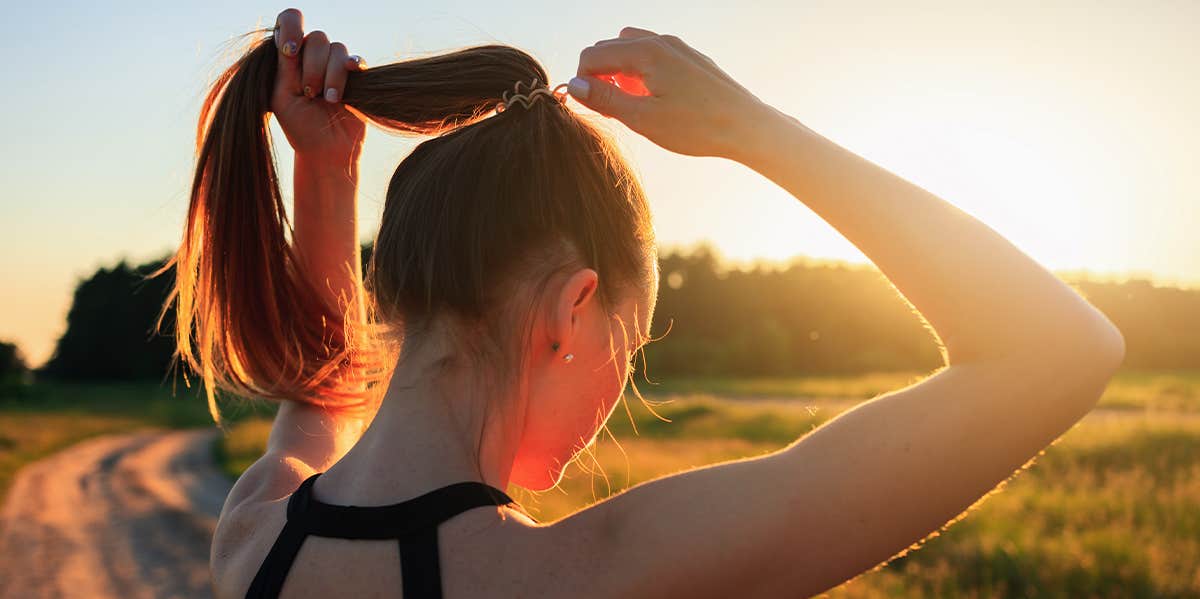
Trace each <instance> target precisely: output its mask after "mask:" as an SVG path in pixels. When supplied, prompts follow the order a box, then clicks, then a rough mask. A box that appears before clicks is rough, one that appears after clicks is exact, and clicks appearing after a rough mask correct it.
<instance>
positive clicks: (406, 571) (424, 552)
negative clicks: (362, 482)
mask: <svg viewBox="0 0 1200 599" xmlns="http://www.w3.org/2000/svg"><path fill="white" fill-rule="evenodd" d="M320 475H321V473H320V472H318V473H316V474H313V475H312V476H310V477H308V478H307V479H305V480H304V482H302V483H300V486H299V487H298V488H297V489H296V491H295V492H294V493H292V496H291V497H290V498H288V504H287V522H286V523H285V524H284V526H283V530H282V531H280V533H279V536H278V537H277V538H276V539H275V544H274V545H272V546H271V550H270V551H269V552H268V553H267V557H266V559H264V560H263V563H262V566H261V567H260V568H259V569H258V573H257V574H256V575H255V576H254V580H253V581H252V582H251V583H250V588H249V590H248V591H247V592H246V597H247V599H252V598H255V599H274V598H275V597H278V596H279V592H280V591H281V590H282V589H283V583H284V582H285V581H286V580H287V575H288V571H289V570H290V569H291V567H292V562H293V561H295V559H296V555H297V554H299V553H300V548H301V546H303V545H304V540H305V539H306V538H307V537H308V535H316V536H319V537H333V538H341V539H397V541H398V543H399V548H400V564H401V580H402V583H403V589H404V597H405V599H409V598H418V597H420V598H425V597H429V598H434V599H440V598H441V596H442V584H441V582H442V581H441V569H440V565H439V559H438V526H439V525H440V524H441V523H442V522H445V521H446V520H448V519H450V518H452V517H454V516H456V515H458V514H460V513H462V512H464V511H466V510H469V509H472V508H476V507H482V506H486V505H505V504H516V502H514V501H513V500H512V499H511V498H510V497H509V496H508V495H506V494H505V493H504V492H503V491H501V490H499V489H497V488H495V487H492V486H490V485H487V484H484V483H481V482H478V481H464V482H459V483H454V484H450V485H446V486H444V487H441V488H439V489H436V490H433V491H430V492H428V493H425V494H424V495H421V496H419V497H415V498H412V499H409V500H407V501H403V502H400V503H397V504H393V505H388V506H374V507H360V506H342V505H333V504H328V503H324V502H321V501H319V500H317V499H316V498H314V497H313V496H312V486H313V483H314V482H316V480H317V477H318V476H320Z"/></svg>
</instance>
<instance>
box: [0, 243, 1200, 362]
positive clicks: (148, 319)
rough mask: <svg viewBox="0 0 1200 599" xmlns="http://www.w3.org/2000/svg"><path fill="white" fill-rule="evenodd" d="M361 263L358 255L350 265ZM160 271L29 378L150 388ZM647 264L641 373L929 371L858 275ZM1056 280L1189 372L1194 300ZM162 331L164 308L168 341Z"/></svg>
mask: <svg viewBox="0 0 1200 599" xmlns="http://www.w3.org/2000/svg"><path fill="white" fill-rule="evenodd" d="M369 254H370V248H369V247H364V251H363V258H364V261H365V260H366V259H368V258H369ZM163 263H164V261H163V260H156V261H152V262H148V263H145V264H141V265H136V266H131V265H129V264H127V263H126V262H125V261H122V262H119V263H118V264H116V265H114V266H111V267H106V268H100V269H98V270H97V271H96V272H95V273H94V274H93V275H92V276H90V277H89V278H87V279H86V280H84V281H82V282H80V283H79V285H78V286H77V288H76V289H75V293H74V298H73V301H72V304H71V309H70V311H69V313H68V315H67V327H66V332H65V333H64V334H63V335H62V337H61V338H59V339H58V342H57V344H56V347H55V350H54V353H53V355H52V357H51V358H50V360H49V361H48V362H47V363H46V364H44V365H42V366H41V367H40V368H39V369H38V370H37V375H38V376H39V377H48V378H55V379H66V380H114V379H124V380H128V379H161V378H163V377H164V376H165V375H166V374H167V372H168V368H169V366H170V363H171V353H172V351H173V348H174V340H173V339H171V338H170V337H168V336H164V335H156V334H154V332H153V327H154V323H155V320H156V318H157V315H158V311H159V308H160V307H161V305H162V302H163V300H164V299H165V297H166V295H167V293H168V291H169V289H170V284H171V276H172V273H171V272H170V271H168V272H167V273H165V274H164V275H162V276H159V277H155V278H148V275H149V274H150V273H152V272H154V271H155V270H157V269H158V268H159V267H160V266H162V264H163ZM660 267H661V273H662V279H661V282H660V285H659V293H658V302H657V308H656V310H655V315H654V321H653V326H652V328H651V334H652V336H654V337H655V338H656V340H655V341H653V342H651V343H650V344H649V345H647V346H646V349H645V360H646V362H645V364H646V365H647V366H648V368H649V370H650V372H651V375H652V376H655V377H657V376H658V375H684V376H789V375H800V374H813V373H859V372H869V371H889V370H890V371H896V370H931V369H933V368H936V367H938V366H939V365H941V357H940V353H939V349H938V347H937V344H936V342H935V338H934V336H933V334H932V333H931V332H930V331H929V330H928V329H927V328H926V326H925V323H924V322H923V321H922V319H921V318H920V317H919V315H918V314H917V313H916V312H915V311H914V310H912V308H911V306H909V304H908V303H907V302H906V301H904V299H903V297H902V296H900V294H899V293H898V292H897V291H896V290H895V288H893V287H892V286H891V284H890V283H889V282H888V281H887V279H885V278H884V277H883V275H882V274H881V273H880V272H879V271H878V270H876V269H874V268H872V267H869V266H858V265H850V264H845V263H837V262H817V261H811V260H804V259H797V260H793V261H792V262H790V263H786V264H773V265H766V264H760V265H758V266H754V267H751V268H744V267H731V266H729V265H727V264H726V263H725V261H724V260H723V259H722V258H721V257H720V256H719V254H718V253H717V252H716V251H715V250H714V249H713V248H712V247H711V246H709V245H700V246H697V247H695V248H692V249H690V250H683V249H675V250H670V251H666V252H664V253H663V254H662V255H661V256H660ZM1067 282H1068V283H1069V284H1071V285H1072V286H1073V287H1074V288H1076V289H1077V290H1079V291H1080V293H1082V294H1083V295H1084V296H1085V297H1086V298H1088V300H1089V301H1091V302H1092V303H1093V304H1094V305H1095V306H1096V307H1097V308H1099V309H1100V310H1101V311H1103V312H1104V313H1105V314H1107V315H1108V317H1109V318H1110V319H1112V321H1113V322H1114V323H1115V324H1116V325H1117V326H1118V328H1120V329H1121V331H1122V333H1123V334H1124V335H1125V340H1126V345H1127V352H1126V360H1125V364H1124V366H1125V368H1127V369H1139V370H1143V369H1144V370H1151V369H1200V334H1197V333H1198V332H1200V290H1197V289H1180V288H1174V287H1159V286H1155V285H1153V284H1152V283H1151V282H1149V281H1146V280H1141V279H1131V280H1127V281H1123V282H1100V281H1093V280H1086V279H1084V280H1068V281H1067ZM170 322H171V314H170V313H169V312H168V314H167V317H166V322H165V324H166V325H167V326H165V327H164V331H167V332H168V333H169V331H170V330H171V327H170V326H169V325H170ZM630 332H631V334H632V331H630ZM1189 332H1190V333H1189ZM664 333H665V335H664ZM24 369H25V364H24V363H23V361H22V360H21V358H20V352H19V350H18V349H17V348H16V347H15V346H13V345H12V344H4V343H0V380H4V378H5V377H10V376H15V375H12V374H9V373H10V372H19V371H23V370H24Z"/></svg>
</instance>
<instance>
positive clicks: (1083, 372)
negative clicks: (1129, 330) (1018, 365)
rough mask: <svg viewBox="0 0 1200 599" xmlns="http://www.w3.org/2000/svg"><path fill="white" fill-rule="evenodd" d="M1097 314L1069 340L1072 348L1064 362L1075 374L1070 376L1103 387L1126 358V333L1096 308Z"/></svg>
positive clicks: (1070, 371)
mask: <svg viewBox="0 0 1200 599" xmlns="http://www.w3.org/2000/svg"><path fill="white" fill-rule="evenodd" d="M1094 316H1095V319H1094V321H1093V323H1092V324H1091V325H1090V326H1088V327H1086V328H1085V329H1084V330H1082V331H1080V332H1078V333H1076V334H1075V335H1074V339H1073V340H1072V341H1071V342H1070V343H1069V344H1068V346H1067V347H1069V348H1070V349H1068V350H1067V351H1066V352H1065V354H1066V355H1065V356H1063V361H1062V362H1063V363H1062V366H1065V368H1066V371H1067V372H1069V373H1073V374H1074V375H1075V376H1073V377H1069V378H1074V379H1081V380H1082V382H1085V383H1089V384H1094V385H1099V386H1101V387H1103V386H1106V385H1107V384H1108V381H1109V379H1111V378H1112V377H1113V375H1114V374H1116V372H1117V370H1118V369H1119V368H1120V367H1121V364H1122V363H1124V361H1125V336H1124V335H1122V334H1121V330H1120V329H1118V328H1117V326H1116V325H1114V324H1113V323H1112V321H1110V320H1109V319H1108V318H1107V317H1106V316H1104V314H1102V313H1101V312H1100V311H1098V310H1096V311H1095V312H1094ZM1062 371H1063V369H1062V368H1060V369H1059V372H1062ZM1097 399H1098V398H1097Z"/></svg>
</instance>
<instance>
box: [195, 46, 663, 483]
mask: <svg viewBox="0 0 1200 599" xmlns="http://www.w3.org/2000/svg"><path fill="white" fill-rule="evenodd" d="M275 60H276V56H275V47H274V43H273V42H272V40H271V39H270V38H266V39H264V40H262V41H260V42H258V44H257V45H256V46H255V47H254V48H252V49H251V50H250V52H248V53H247V54H246V56H244V57H243V58H242V59H241V60H240V61H239V62H238V63H237V64H235V65H234V66H233V67H230V69H229V70H228V71H226V72H225V73H224V74H223V75H222V77H221V78H220V79H219V80H218V82H217V84H216V85H215V86H214V87H213V91H212V92H211V93H210V94H209V97H208V101H207V102H206V104H205V108H204V110H203V112H202V115H201V123H200V133H199V137H198V149H199V151H198V161H197V170H196V176H195V179H194V182H193V189H192V198H191V207H190V209H189V212H188V222H187V228H186V230H185V236H184V240H183V243H182V244H181V246H180V250H179V252H178V253H177V255H176V256H175V260H174V264H175V266H176V269H177V277H176V281H177V282H176V295H175V296H174V297H177V299H178V302H177V325H176V326H177V339H178V343H179V352H178V353H179V356H180V357H181V358H183V359H184V360H185V361H186V362H187V363H188V364H189V366H191V367H192V368H193V369H195V370H196V371H198V372H200V373H201V374H202V376H203V378H204V379H205V381H206V385H207V387H208V388H209V389H210V391H211V390H212V389H214V388H224V389H228V390H231V391H233V392H235V393H239V394H244V395H252V396H261V397H273V398H287V399H293V400H299V401H308V402H312V403H317V404H322V405H328V406H330V407H350V406H360V407H361V406H365V405H370V403H371V401H372V398H371V395H372V393H376V394H377V393H378V391H379V390H380V387H379V386H376V387H373V388H372V389H370V390H368V391H365V392H364V391H363V390H362V387H361V384H362V382H363V381H364V380H368V381H371V380H380V379H382V374H383V373H386V372H387V371H388V370H390V366H391V365H392V364H394V354H391V353H390V352H387V351H384V350H382V349H381V347H397V346H398V347H400V348H401V349H400V354H399V357H400V360H403V359H404V356H405V354H406V353H408V352H409V351H410V349H412V350H415V348H417V347H419V346H420V345H421V344H422V343H424V342H425V341H426V340H427V338H428V337H429V336H431V335H439V336H449V338H451V339H452V343H451V344H450V345H449V346H448V347H451V348H453V349H452V350H451V353H452V354H453V356H451V358H452V359H454V360H459V361H466V362H469V363H471V364H472V365H474V366H476V368H477V370H478V371H479V373H480V375H481V376H483V377H487V378H488V379H489V380H492V381H494V382H495V383H496V385H497V387H496V391H497V398H498V401H501V400H500V398H501V397H504V396H507V397H508V398H509V401H515V400H513V399H512V398H517V399H519V400H520V401H521V402H522V403H523V406H521V407H520V408H519V407H518V406H515V405H489V406H487V407H488V409H489V410H493V411H494V410H501V412H496V413H505V414H507V417H508V418H514V417H515V416H514V413H513V410H516V409H524V414H522V415H521V418H522V419H523V421H524V427H523V430H524V431H525V436H524V437H523V439H522V442H521V447H520V451H519V454H518V456H517V463H516V465H515V469H514V474H513V480H514V482H517V483H518V484H522V485H524V486H530V487H534V488H544V487H543V486H542V483H543V482H545V478H546V476H548V474H547V472H548V470H547V469H548V468H549V469H550V470H549V472H550V474H549V476H551V477H552V478H556V476H557V472H554V471H553V469H554V466H555V463H557V465H558V466H559V467H561V465H562V463H563V462H565V461H567V460H568V459H569V458H570V453H571V451H573V450H574V449H578V448H579V447H580V446H581V444H582V443H586V442H587V441H588V440H590V438H591V436H592V435H594V433H595V431H596V430H597V429H598V428H599V426H600V425H601V424H602V423H603V419H604V418H607V416H608V414H609V413H610V412H611V409H612V406H613V405H614V404H615V401H616V400H617V399H618V398H619V395H620V392H621V391H622V389H623V388H624V385H625V379H626V377H627V374H628V370H629V365H630V364H629V362H630V359H631V355H632V352H633V351H634V350H635V349H636V347H637V345H638V344H640V343H641V342H642V341H644V339H645V337H646V335H647V334H648V331H649V321H650V319H651V316H652V313H653V301H654V297H655V295H656V291H657V283H658V274H657V255H656V254H655V249H654V248H655V241H654V235H653V229H652V226H651V224H650V214H649V210H648V207H647V205H646V201H645V198H644V196H643V193H642V190H641V187H640V185H639V184H638V182H637V180H636V178H635V177H634V175H633V173H632V172H631V171H630V170H629V168H628V166H627V165H626V164H625V162H624V161H623V160H622V159H621V157H620V156H619V154H618V153H617V151H616V150H615V148H614V147H613V145H612V144H611V141H610V140H609V139H608V138H607V136H605V135H604V134H603V133H601V132H600V131H598V130H597V129H595V128H594V127H593V126H591V125H590V124H589V123H588V122H587V121H586V120H585V119H584V118H582V117H580V116H579V115H576V114H575V113H574V112H572V111H571V110H570V109H569V108H567V107H566V106H564V105H562V104H561V103H559V102H557V101H555V100H554V99H553V98H551V97H545V96H543V97H540V98H539V99H538V100H537V101H534V102H532V103H531V104H530V105H529V106H527V107H526V106H519V105H516V106H513V107H511V108H510V109H508V110H505V111H503V112H500V113H496V114H493V110H494V109H495V107H496V106H497V104H498V103H499V101H500V98H501V95H502V94H503V93H504V92H506V91H511V90H512V89H513V86H514V84H516V83H517V82H525V83H526V84H528V83H529V82H530V81H534V80H536V81H538V82H544V81H546V80H547V77H546V74H545V72H544V70H543V69H542V68H541V66H540V65H538V64H537V62H536V61H534V60H533V59H532V58H531V57H530V56H529V55H527V54H525V53H524V52H521V51H520V50H517V49H514V48H511V47H505V46H484V47H477V48H469V49H465V50H460V51H456V52H451V53H448V54H442V55H438V56H432V57H426V58H421V59H416V60H409V61H404V62H398V63H393V64H389V65H383V66H380V67H375V68H372V69H369V70H366V71H362V72H356V73H350V75H349V79H348V82H347V84H346V89H345V93H344V102H345V103H346V104H347V105H348V106H350V107H351V108H353V109H355V110H357V111H358V112H360V113H361V114H363V115H364V116H366V117H367V118H368V119H370V120H371V121H373V122H374V123H376V124H377V125H379V126H381V127H383V128H385V129H388V130H392V131H398V132H406V133H414V134H420V135H429V136H431V138H430V139H428V140H426V141H424V142H422V143H421V144H420V145H418V146H417V147H416V149H415V150H414V151H413V152H412V153H411V154H410V155H409V156H408V157H406V158H405V159H404V160H403V161H402V162H401V163H400V165H399V167H398V168H397V169H396V171H395V173H394V175H393V176H392V179H391V182H390V183H389V185H388V190H387V196H386V197H387V200H386V205H385V207H384V213H383V217H382V221H381V224H380V230H379V234H378V236H377V238H376V240H375V245H374V249H373V252H372V258H371V264H370V267H369V269H368V271H367V281H366V286H367V290H368V293H367V294H366V298H367V300H368V301H369V303H370V305H371V306H372V308H373V310H372V314H373V324H376V325H379V326H378V327H376V328H377V329H378V331H380V332H381V334H380V336H379V339H382V340H389V339H390V340H393V341H396V342H397V343H396V344H386V343H383V344H378V343H369V342H362V341H361V338H360V337H359V336H358V334H357V333H358V331H359V327H356V326H348V325H354V323H348V322H345V321H344V319H343V317H342V314H343V311H342V309H341V307H339V306H337V305H332V304H331V303H330V302H329V301H326V300H325V299H324V296H323V295H322V294H320V293H318V292H317V289H316V288H315V287H314V286H313V285H312V284H311V283H310V282H309V281H308V280H307V279H305V278H304V276H303V272H302V270H301V269H300V267H299V263H298V261H297V260H296V257H295V255H294V253H293V252H292V249H291V247H290V244H289V243H288V232H289V231H288V229H289V226H288V223H287V220H286V211H285V210H284V208H283V206H282V201H281V196H280V194H279V190H278V184H277V182H276V179H275V174H274V168H273V164H272V160H271V154H270V145H269V138H268V134H267V129H266V118H265V117H266V115H267V113H268V112H269V106H270V105H269V98H270V85H271V82H272V80H273V78H274V66H273V65H274V64H275ZM525 89H528V88H525ZM351 339H353V340H355V341H350V340H351ZM554 344H558V349H557V350H555V349H554ZM438 345H439V346H442V345H443V343H439V344H438ZM568 353H570V354H572V355H573V356H574V359H573V360H571V361H569V362H567V361H564V360H563V359H562V358H563V356H565V355H566V354H568ZM389 356H391V357H392V358H393V359H392V360H391V363H388V362H389V360H388V357H389ZM605 365H607V367H604V366H605ZM211 401H212V397H211V396H210V402H211ZM214 416H217V414H216V412H215V406H214ZM552 482H553V481H551V484H552Z"/></svg>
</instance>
